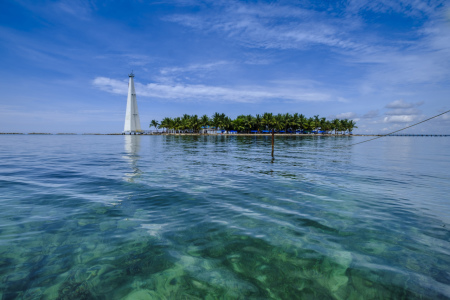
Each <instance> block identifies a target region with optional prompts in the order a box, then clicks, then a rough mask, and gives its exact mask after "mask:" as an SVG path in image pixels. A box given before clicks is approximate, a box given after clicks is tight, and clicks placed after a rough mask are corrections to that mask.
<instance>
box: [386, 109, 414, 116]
mask: <svg viewBox="0 0 450 300" xmlns="http://www.w3.org/2000/svg"><path fill="white" fill-rule="evenodd" d="M384 114H385V115H388V116H400V115H403V116H411V115H418V114H420V110H418V109H416V108H396V109H391V110H388V111H386V112H385V113H384Z"/></svg>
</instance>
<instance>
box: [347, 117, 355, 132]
mask: <svg viewBox="0 0 450 300" xmlns="http://www.w3.org/2000/svg"><path fill="white" fill-rule="evenodd" d="M353 128H358V126H356V122H355V121H353V120H349V121H348V122H347V129H348V133H349V134H352V131H353Z"/></svg>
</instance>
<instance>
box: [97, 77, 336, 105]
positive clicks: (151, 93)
mask: <svg viewBox="0 0 450 300" xmlns="http://www.w3.org/2000/svg"><path fill="white" fill-rule="evenodd" d="M93 85H94V86H95V87H97V88H99V89H101V90H103V91H106V92H109V93H115V94H122V95H126V94H127V82H126V81H120V80H116V79H111V78H106V77H97V78H95V79H94V80H93ZM135 85H136V92H137V94H138V95H139V96H144V97H151V98H160V99H167V100H172V101H213V102H214V101H215V102H221V101H228V102H229V101H231V102H250V103H256V102H262V101H267V100H271V99H277V100H280V101H288V102H289V101H293V102H298V101H331V100H334V99H333V97H332V96H331V95H330V94H327V93H323V92H317V91H314V90H309V89H303V88H299V87H292V86H291V87H290V88H287V87H286V86H283V87H280V86H277V87H267V86H238V87H233V88H229V87H220V86H209V85H202V84H159V83H149V84H140V83H136V84H135Z"/></svg>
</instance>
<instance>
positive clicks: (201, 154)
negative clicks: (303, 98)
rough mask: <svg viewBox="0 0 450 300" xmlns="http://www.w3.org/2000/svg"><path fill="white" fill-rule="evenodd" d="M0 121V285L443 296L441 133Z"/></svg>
mask: <svg viewBox="0 0 450 300" xmlns="http://www.w3.org/2000/svg"><path fill="white" fill-rule="evenodd" d="M364 139H367V138H364V137H339V138H334V137H321V138H319V137H303V138H302V137H277V138H276V144H275V158H274V159H272V157H271V156H270V152H271V146H270V137H268V138H267V137H224V136H217V137H215V136H210V137H203V136H56V135H55V136H26V135H25V136H0V204H1V206H0V208H1V209H0V298H1V299H450V196H449V195H450V171H449V170H450V152H449V149H450V139H449V138H443V137H386V138H383V139H379V140H376V141H373V142H369V143H366V144H361V145H357V146H350V147H342V146H346V145H350V144H352V143H355V142H359V141H362V140H364Z"/></svg>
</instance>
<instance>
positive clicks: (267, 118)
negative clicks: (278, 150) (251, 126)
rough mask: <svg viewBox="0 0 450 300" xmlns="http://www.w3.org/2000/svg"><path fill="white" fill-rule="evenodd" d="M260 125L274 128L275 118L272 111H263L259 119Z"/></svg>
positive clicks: (270, 128) (269, 128)
mask: <svg viewBox="0 0 450 300" xmlns="http://www.w3.org/2000/svg"><path fill="white" fill-rule="evenodd" d="M261 124H262V126H264V128H266V129H268V130H272V129H274V125H275V119H274V117H273V114H272V113H264V115H263V116H262V120H261Z"/></svg>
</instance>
